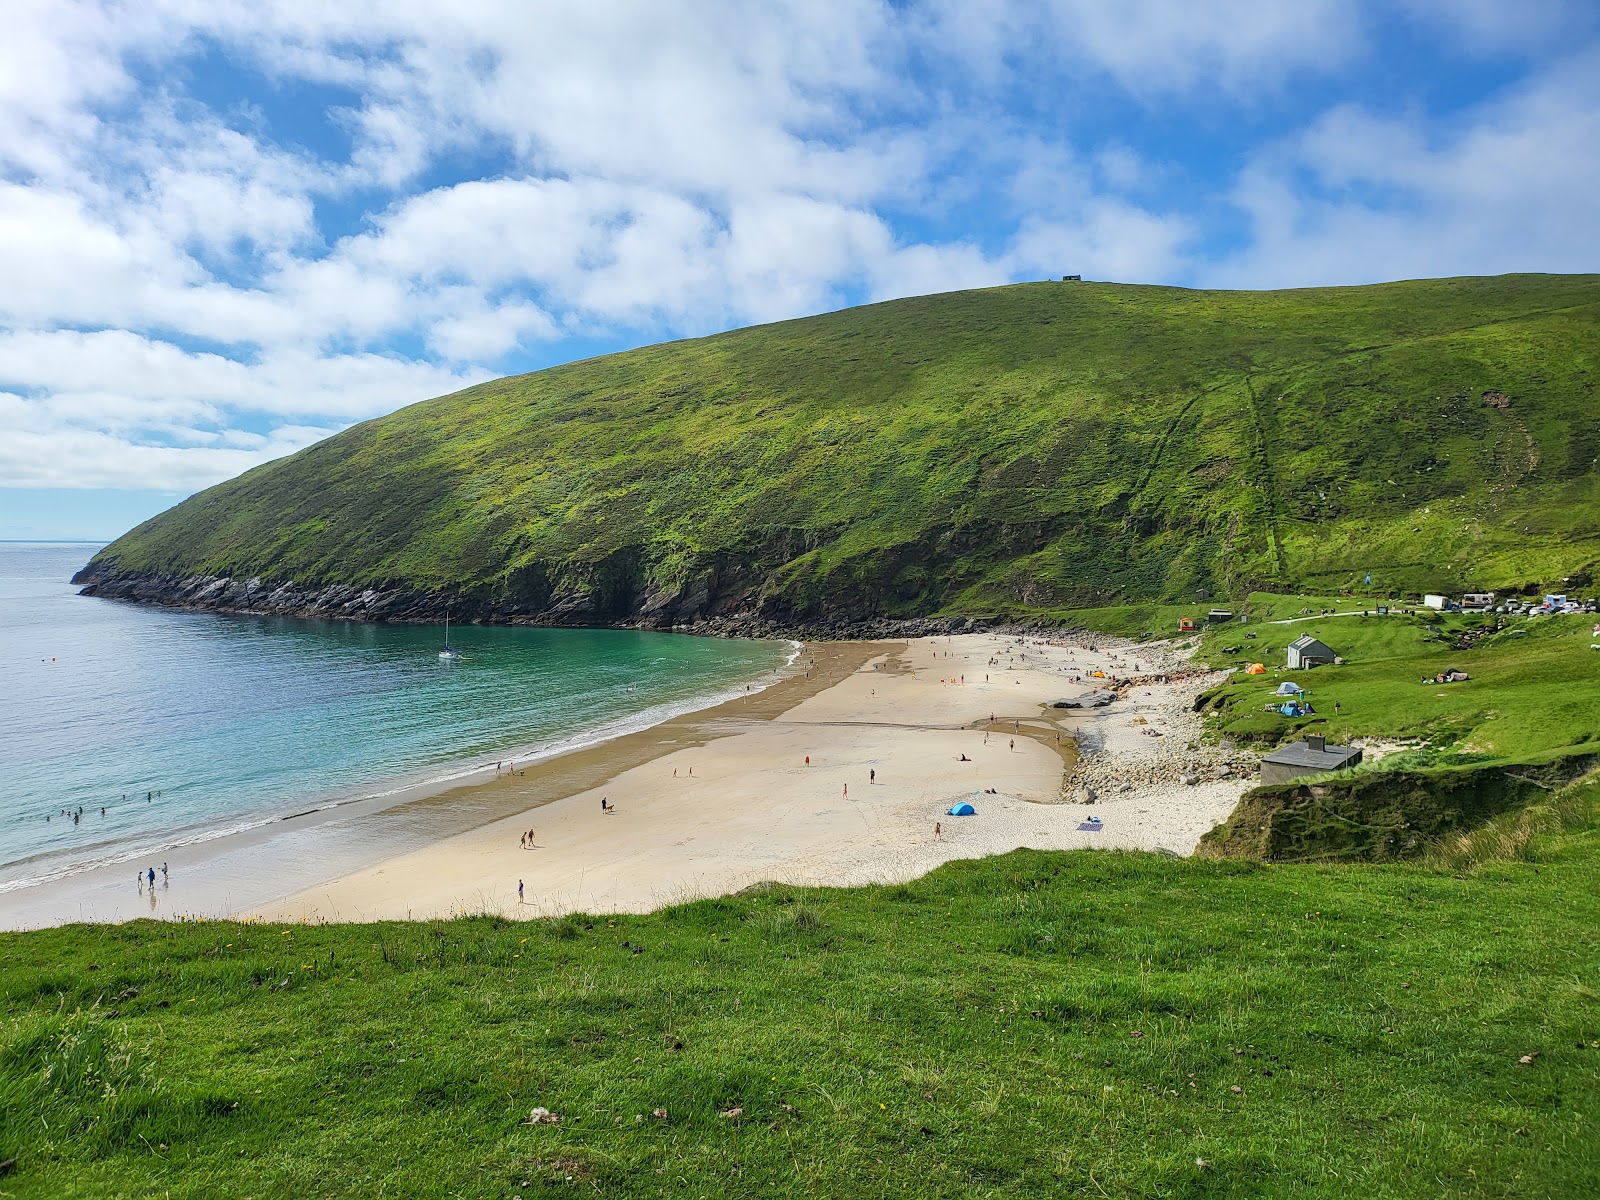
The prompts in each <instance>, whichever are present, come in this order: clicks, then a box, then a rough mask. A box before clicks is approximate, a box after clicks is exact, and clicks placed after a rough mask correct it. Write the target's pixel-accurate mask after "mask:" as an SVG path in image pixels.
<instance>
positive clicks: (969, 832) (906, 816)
mask: <svg viewBox="0 0 1600 1200" xmlns="http://www.w3.org/2000/svg"><path fill="white" fill-rule="evenodd" d="M801 661H802V663H814V664H815V666H814V668H813V670H812V671H811V673H810V675H809V677H808V676H807V675H806V674H805V673H801V674H799V675H797V676H796V677H795V678H794V679H792V680H790V681H788V682H787V683H785V684H779V685H778V686H777V687H775V688H772V689H769V690H768V691H767V692H765V693H759V694H757V695H756V696H753V697H751V698H750V700H749V701H748V702H744V701H734V702H731V703H730V704H726V705H723V706H720V707H719V708H718V709H715V710H711V711H710V712H708V713H705V714H696V715H695V716H694V717H690V718H684V719H682V720H681V721H680V722H678V723H676V725H677V728H676V729H674V728H670V727H661V730H662V733H660V734H658V735H657V736H656V737H654V738H653V739H645V740H643V741H640V742H637V743H636V744H635V745H634V746H633V748H632V750H631V751H630V752H627V753H623V754H621V755H620V757H619V756H618V753H617V751H616V750H613V751H611V752H609V753H608V752H607V751H606V748H605V747H601V748H598V751H597V752H596V754H595V755H594V756H593V761H591V762H590V763H589V769H588V771H587V772H586V774H587V778H582V779H580V778H578V777H576V776H573V775H571V774H570V773H569V774H568V775H567V776H565V778H567V780H568V782H569V783H570V784H571V785H572V786H570V787H568V788H560V787H557V788H556V791H557V792H558V793H559V794H555V795H554V796H553V794H552V783H553V776H552V773H551V771H550V770H549V769H544V770H539V769H535V770H533V771H532V773H531V774H529V775H522V774H502V775H501V776H500V777H498V778H496V779H495V780H494V781H493V782H492V783H486V784H483V785H480V786H481V787H482V788H484V789H494V790H495V791H496V793H497V797H496V804H497V807H498V808H500V809H501V810H502V811H508V810H509V811H510V812H511V815H508V816H505V817H503V818H500V819H497V820H494V821H491V822H489V823H487V824H482V825H479V826H478V827H476V828H472V829H470V830H467V831H465V832H462V833H459V834H456V835H454V836H449V837H444V838H442V839H440V840H438V841H436V842H434V843H433V844H430V845H429V846H427V847H425V848H423V849H418V850H415V851H412V852H410V853H406V854H404V855H401V856H399V857H395V858H391V859H389V860H387V861H384V862H382V863H378V864H376V865H373V866H370V867H367V868H365V869H362V870H359V871H354V872H351V873H349V874H347V875H345V876H343V877H341V878H338V879H335V880H333V881H331V882H328V883H324V884H320V885H318V886H315V887H311V888H307V889H305V890H302V891H299V892H296V893H294V894H292V895H289V896H287V897H286V898H284V899H282V900H279V901H275V902H273V903H270V904H267V905H263V906H261V907H259V908H255V909H252V910H250V911H248V912H247V913H243V914H240V915H250V916H254V917H260V918H265V919H270V920H281V921H289V920H312V921H318V920H326V921H370V920H382V919H391V918H394V919H406V918H410V919H418V918H430V917H436V916H449V915H453V914H457V913H461V912H472V913H478V912H499V913H504V914H505V915H507V916H548V915H554V914H559V913H565V912H573V911H582V912H590V913H602V912H638V911H646V910H649V909H654V908H659V907H661V906H663V905H668V904H674V903H679V902H682V901H687V900H691V899H696V898H699V897H704V896H713V895H720V894H727V893H729V892H734V891H738V890H740V889H742V888H745V887H748V886H750V885H751V884H754V883H758V882H763V881H769V880H770V881H778V882H785V883H792V884H800V885H840V886H849V885H857V884H863V883H871V882H895V881H901V880H905V879H910V878H914V877H916V876H918V875H921V874H924V873H925V872H927V871H929V870H931V869H932V868H934V867H936V866H938V865H939V864H941V863H944V862H948V861H950V860H952V859H957V858H974V857H981V856H984V855H989V854H997V853H1004V852H1006V851H1009V850H1012V849H1016V848H1018V847H1024V846H1026V847H1033V848H1039V849H1070V848H1079V847H1103V848H1112V847H1117V848H1126V849H1144V850H1163V851H1166V852H1169V853H1175V854H1188V853H1190V852H1191V851H1192V850H1193V849H1194V847H1195V844H1196V843H1197V842H1198V840H1199V838H1200V836H1201V835H1202V834H1203V833H1205V831H1206V830H1208V829H1210V828H1211V827H1212V826H1213V825H1215V824H1216V823H1217V822H1219V821H1221V820H1223V819H1224V818H1225V817H1226V816H1227V815H1228V813H1229V812H1230V811H1231V810H1232V808H1233V805H1234V803H1235V802H1236V801H1237V799H1238V797H1239V795H1240V793H1241V792H1242V791H1243V790H1244V789H1245V787H1247V786H1248V780H1247V779H1246V778H1245V777H1244V775H1243V771H1244V764H1242V763H1231V762H1229V761H1228V760H1227V756H1226V755H1223V754H1221V753H1219V752H1217V751H1209V752H1205V751H1200V750H1198V749H1194V748H1192V745H1193V738H1194V736H1195V734H1196V733H1197V731H1198V723H1197V719H1196V718H1194V717H1193V716H1192V715H1191V714H1190V713H1189V711H1188V710H1189V702H1190V700H1191V698H1192V696H1193V695H1194V693H1195V692H1196V691H1197V690H1198V689H1199V688H1200V687H1202V686H1204V682H1205V681H1204V680H1203V679H1201V678H1199V677H1196V676H1191V677H1190V678H1186V679H1182V680H1177V681H1173V682H1165V683H1164V682H1159V681H1158V680H1156V679H1152V678H1150V677H1151V676H1159V675H1161V674H1166V673H1171V672H1174V671H1179V670H1181V669H1182V664H1181V662H1179V661H1177V660H1176V659H1172V658H1166V657H1164V656H1162V655H1161V654H1160V652H1159V651H1158V650H1156V649H1152V648H1148V647H1132V646H1124V647H1119V646H1117V645H1116V644H1115V643H1114V642H1113V641H1112V640H1111V639H1097V638H1087V637H1075V638H1063V639H1059V640H1057V641H1054V642H1051V643H1047V642H1046V641H1044V640H1043V639H1041V638H1036V637H1027V638H1019V637H1018V636H1015V635H1010V636H1007V635H1001V634H995V633H983V634H967V635H961V636H956V637H951V638H943V637H941V638H925V639H919V640H915V641H912V642H909V643H896V644H885V643H879V644H867V643H823V644H818V645H813V646H808V647H807V648H806V652H805V655H804V656H803V657H802V660H801ZM1095 671H1102V672H1104V673H1105V674H1107V675H1112V676H1116V677H1121V678H1132V679H1135V680H1137V681H1138V682H1136V683H1134V684H1132V685H1130V686H1128V687H1127V688H1125V689H1124V691H1123V694H1122V696H1121V697H1120V698H1119V699H1118V700H1117V702H1115V703H1114V704H1112V705H1111V706H1110V707H1108V708H1103V709H1092V710H1078V709H1055V708H1052V707H1050V704H1051V702H1052V701H1054V700H1056V699H1058V698H1064V697H1071V696H1075V695H1078V694H1080V693H1083V692H1087V691H1090V690H1092V689H1093V688H1094V687H1096V686H1103V685H1104V680H1102V679H1099V678H1096V677H1094V676H1093V672H1095ZM991 718H992V719H991ZM667 735H675V736H667ZM1074 744H1077V745H1079V746H1081V747H1082V748H1083V758H1082V761H1081V762H1080V761H1077V755H1076V754H1075V752H1074ZM641 760H642V761H641ZM608 765H609V766H612V767H614V768H615V769H607V767H608ZM450 799H451V798H450V796H448V795H447V796H444V797H440V798H439V799H438V800H437V801H435V803H443V804H448V803H450ZM519 799H520V800H525V801H526V803H525V804H521V805H519V804H518V803H517V802H518V800H519ZM602 800H604V801H605V807H604V808H602V803H601V802H602ZM963 800H965V801H968V802H970V803H971V804H972V805H973V806H974V807H975V808H976V810H977V814H976V815H975V816H970V817H952V816H949V815H947V810H948V809H949V808H950V807H951V806H952V805H953V804H955V803H957V802H959V801H963ZM1090 817H1096V818H1098V819H1099V827H1098V829H1097V830H1084V829H1083V828H1081V826H1083V825H1084V824H1085V823H1086V822H1087V821H1088V818H1090ZM936 826H937V830H936ZM529 831H531V832H532V833H533V835H534V836H533V843H532V846H531V848H530V847H529V846H527V845H526V844H525V843H524V838H523V835H524V834H526V833H527V832H529ZM519 884H520V887H521V897H520V899H519V895H518V890H519Z"/></svg>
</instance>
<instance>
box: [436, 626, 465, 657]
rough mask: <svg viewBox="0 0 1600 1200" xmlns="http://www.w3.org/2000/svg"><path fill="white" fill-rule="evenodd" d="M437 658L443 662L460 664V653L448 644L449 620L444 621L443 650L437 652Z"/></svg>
mask: <svg viewBox="0 0 1600 1200" xmlns="http://www.w3.org/2000/svg"><path fill="white" fill-rule="evenodd" d="M439 657H440V658H441V659H442V660H443V661H445V662H460V661H461V651H459V650H457V649H456V648H455V647H454V646H452V645H451V644H450V618H449V617H448V616H446V617H445V619H444V649H443V650H441V651H439Z"/></svg>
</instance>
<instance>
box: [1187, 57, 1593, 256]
mask: <svg viewBox="0 0 1600 1200" xmlns="http://www.w3.org/2000/svg"><path fill="white" fill-rule="evenodd" d="M1595 146H1600V54H1596V53H1595V52H1592V51H1591V52H1588V53H1584V54H1581V55H1578V56H1576V57H1574V58H1572V59H1569V60H1567V61H1564V62H1562V63H1560V64H1558V65H1557V66H1555V67H1553V68H1552V69H1550V70H1548V71H1546V72H1544V73H1543V74H1541V75H1540V76H1538V77H1537V78H1535V79H1533V80H1532V81H1530V82H1528V83H1527V84H1525V85H1524V86H1521V87H1519V88H1516V89H1513V90H1511V91H1510V92H1508V93H1506V94H1504V95H1501V96H1497V97H1495V98H1494V99H1493V100H1491V101H1489V102H1486V103H1484V104H1481V105H1479V106H1477V107H1476V108H1474V109H1473V110H1472V111H1471V112H1469V113H1467V114H1465V115H1464V116H1461V117H1457V118H1455V119H1453V120H1450V121H1438V120H1429V119H1428V118H1426V117H1424V116H1421V115H1417V114H1406V115H1401V116H1390V115H1384V114H1379V113H1375V112H1372V111H1371V110H1369V109H1367V108H1366V107H1364V106H1361V105H1341V106H1339V107H1337V108H1335V109H1333V110H1331V111H1329V112H1327V113H1325V114H1323V115H1322V116H1321V117H1319V118H1318V119H1317V120H1315V121H1314V122H1312V123H1311V124H1310V125H1309V126H1307V127H1306V128H1304V129H1303V130H1301V131H1299V132H1298V133H1296V134H1295V135H1293V136H1291V137H1289V138H1286V139H1284V140H1283V141H1281V142H1280V143H1278V144H1276V145H1274V146H1272V147H1271V148H1269V149H1267V150H1265V151H1263V152H1262V153H1261V154H1260V155H1258V156H1257V157H1256V158H1255V159H1254V160H1253V161H1252V162H1251V163H1250V165H1249V166H1248V168H1247V169H1246V170H1245V171H1244V172H1243V173H1242V174H1241V177H1240V179H1239V183H1238V185H1237V188H1236V190H1235V192H1234V199H1235V201H1236V202H1237V204H1238V205H1239V206H1240V207H1241V208H1242V209H1243V210H1244V211H1246V212H1247V213H1248V214H1249V217H1250V221H1251V225H1252V234H1253V237H1252V244H1251V245H1250V246H1249V248H1248V249H1246V250H1245V251H1244V252H1242V253H1240V254H1239V255H1237V256H1235V257H1233V258H1232V259H1230V260H1229V261H1226V262H1224V263H1221V264H1219V265H1218V266H1217V267H1216V268H1215V269H1214V270H1213V271H1212V272H1211V273H1210V274H1209V278H1211V279H1212V280H1214V281H1216V282H1218V283H1222V284H1227V285H1233V286H1256V287H1259V286H1295V285H1309V284H1319V283H1323V284H1325V283H1356V282H1372V281H1376V280H1381V279H1393V278H1401V277H1420V276H1429V275H1450V274H1463V273H1470V274H1496V273H1500V272H1505V271H1554V272H1562V271H1573V270H1584V269H1593V268H1594V267H1595V266H1596V264H1597V260H1600V230H1597V228H1596V226H1595V224H1594V222H1593V220H1592V217H1591V215H1590V214H1591V213H1592V198H1593V196H1594V195H1596V193H1597V190H1600V158H1597V157H1596V155H1595V153H1594V147H1595Z"/></svg>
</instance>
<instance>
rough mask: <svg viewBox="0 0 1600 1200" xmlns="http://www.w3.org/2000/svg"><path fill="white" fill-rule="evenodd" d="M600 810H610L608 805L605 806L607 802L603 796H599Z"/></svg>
mask: <svg viewBox="0 0 1600 1200" xmlns="http://www.w3.org/2000/svg"><path fill="white" fill-rule="evenodd" d="M600 811H601V812H610V811H611V809H610V807H609V806H607V804H606V798H605V797H604V796H601V797H600Z"/></svg>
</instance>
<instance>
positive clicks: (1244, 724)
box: [1201, 597, 1600, 763]
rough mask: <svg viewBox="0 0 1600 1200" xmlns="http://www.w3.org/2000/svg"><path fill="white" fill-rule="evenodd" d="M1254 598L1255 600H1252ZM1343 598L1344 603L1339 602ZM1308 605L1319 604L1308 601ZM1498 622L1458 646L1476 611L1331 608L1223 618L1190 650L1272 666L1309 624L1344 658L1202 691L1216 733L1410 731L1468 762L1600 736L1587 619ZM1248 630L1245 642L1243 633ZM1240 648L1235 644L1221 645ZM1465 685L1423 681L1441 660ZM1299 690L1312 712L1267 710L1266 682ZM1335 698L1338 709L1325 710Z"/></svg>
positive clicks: (1480, 623)
mask: <svg viewBox="0 0 1600 1200" xmlns="http://www.w3.org/2000/svg"><path fill="white" fill-rule="evenodd" d="M1258 601H1259V603H1258ZM1345 604H1346V605H1347V606H1348V605H1349V601H1345ZM1258 607H1259V608H1260V609H1262V610H1263V611H1264V612H1267V613H1272V612H1282V611H1289V610H1292V611H1298V609H1299V608H1301V607H1306V605H1302V604H1297V603H1295V600H1294V599H1293V598H1291V599H1288V600H1285V599H1284V598H1280V597H1259V598H1258V597H1252V598H1251V603H1250V611H1251V612H1252V613H1254V612H1255V611H1256V609H1257V608H1258ZM1310 607H1313V608H1315V607H1318V606H1317V605H1316V604H1312V605H1310ZM1502 622H1503V624H1504V629H1503V630H1502V631H1501V632H1499V633H1497V634H1491V635H1490V636H1486V637H1484V638H1482V640H1477V641H1474V642H1472V643H1471V644H1470V647H1469V648H1467V649H1457V648H1456V642H1457V640H1458V639H1459V638H1460V637H1461V636H1462V635H1463V634H1471V633H1478V632H1483V631H1488V630H1492V629H1494V627H1495V623H1496V618H1495V617H1493V616H1491V615H1478V614H1440V613H1426V614H1425V615H1422V614H1419V615H1415V616H1402V615H1394V614H1391V615H1389V616H1385V617H1377V616H1371V617H1361V616H1359V615H1358V616H1341V617H1329V618H1326V619H1320V620H1308V621H1297V622H1296V623H1294V624H1292V625H1272V624H1266V623H1257V622H1254V621H1252V623H1250V624H1247V625H1243V626H1240V625H1228V626H1224V627H1222V628H1219V629H1214V630H1212V631H1209V632H1208V633H1207V634H1206V635H1205V640H1204V643H1203V646H1202V655H1201V657H1202V658H1203V659H1204V660H1206V661H1209V662H1211V663H1212V664H1214V665H1218V666H1222V665H1236V664H1243V663H1246V662H1262V663H1265V664H1266V665H1267V666H1268V667H1270V668H1274V669H1276V668H1281V667H1282V666H1283V664H1284V661H1285V647H1287V645H1288V643H1289V642H1290V641H1292V640H1293V639H1295V638H1297V637H1299V636H1300V635H1301V634H1304V633H1309V634H1311V635H1312V636H1313V637H1316V638H1318V639H1320V640H1321V641H1323V642H1324V643H1326V644H1327V645H1328V646H1329V647H1331V648H1332V649H1333V650H1334V651H1336V652H1337V653H1339V654H1340V655H1341V656H1342V657H1343V658H1344V659H1345V662H1344V664H1343V665H1338V666H1326V667H1317V668H1314V669H1313V670H1310V671H1276V672H1275V671H1269V672H1268V673H1267V674H1266V675H1256V676H1250V675H1245V674H1243V673H1242V672H1240V673H1237V674H1236V675H1235V676H1234V677H1233V679H1232V680H1230V681H1229V682H1228V683H1227V684H1225V685H1223V686H1222V687H1221V688H1218V689H1216V690H1214V691H1212V692H1211V693H1208V698H1207V706H1208V708H1209V709H1210V711H1211V713H1212V716H1211V719H1210V728H1211V730H1212V731H1213V732H1214V733H1215V734H1216V735H1218V736H1222V737H1231V738H1234V739H1235V740H1239V741H1248V742H1253V743H1258V744H1260V745H1262V746H1272V745H1275V744H1277V743H1278V742H1281V741H1284V740H1292V739H1291V738H1290V735H1291V734H1293V735H1298V734H1299V733H1301V732H1302V731H1303V730H1305V729H1307V728H1310V729H1312V730H1313V731H1314V732H1322V733H1324V734H1325V735H1326V736H1327V737H1328V739H1329V740H1330V741H1334V742H1344V741H1347V740H1348V739H1350V738H1357V737H1366V738H1384V739H1399V740H1410V739H1415V740H1418V741H1420V742H1423V743H1426V744H1428V745H1430V746H1433V747H1435V748H1437V749H1441V750H1445V751H1450V752H1454V753H1456V754H1458V755H1465V756H1468V757H1469V758H1471V759H1473V760H1475V761H1479V762H1485V763H1490V762H1507V763H1509V762H1521V761H1525V760H1527V759H1528V758H1529V756H1532V755H1537V754H1540V753H1543V752H1547V751H1552V750H1557V749H1560V748H1562V747H1567V746H1574V745H1578V744H1581V743H1586V742H1595V741H1600V705H1597V704H1596V703H1595V697H1596V695H1600V652H1596V651H1592V650H1590V649H1589V643H1590V642H1592V641H1593V640H1594V639H1593V637H1592V636H1591V629H1592V626H1593V624H1594V618H1593V617H1592V616H1570V617H1539V618H1536V619H1534V620H1526V619H1522V618H1502ZM1247 633H1254V634H1255V635H1256V637H1255V639H1254V640H1246V638H1245V634H1247ZM1228 646H1240V647H1241V649H1240V651H1239V652H1238V653H1231V654H1230V653H1224V648H1225V647H1228ZM1451 667H1457V668H1460V669H1461V670H1463V671H1466V672H1467V673H1468V674H1469V675H1470V676H1471V678H1470V679H1469V680H1468V681H1466V682H1464V683H1451V684H1444V685H1438V684H1432V683H1429V684H1423V683H1421V682H1420V679H1421V677H1422V676H1424V675H1427V676H1428V677H1430V678H1432V677H1433V676H1435V675H1437V674H1438V673H1440V672H1441V671H1444V670H1445V669H1447V668H1451ZM1284 679H1292V680H1293V681H1295V682H1296V683H1299V684H1300V685H1301V686H1303V687H1304V688H1306V689H1307V691H1308V692H1309V694H1310V696H1311V700H1312V704H1313V705H1314V706H1315V708H1316V710H1317V715H1316V718H1315V720H1314V721H1311V720H1306V719H1291V718H1285V717H1283V716H1280V715H1278V714H1276V713H1266V712H1264V711H1262V710H1263V708H1264V706H1265V705H1266V704H1267V703H1268V702H1269V700H1271V699H1272V694H1273V691H1274V689H1275V688H1276V687H1277V685H1278V684H1279V683H1280V682H1281V681H1282V680H1284ZM1336 702H1337V703H1338V705H1339V711H1338V712H1335V711H1334V704H1335V703H1336Z"/></svg>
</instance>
